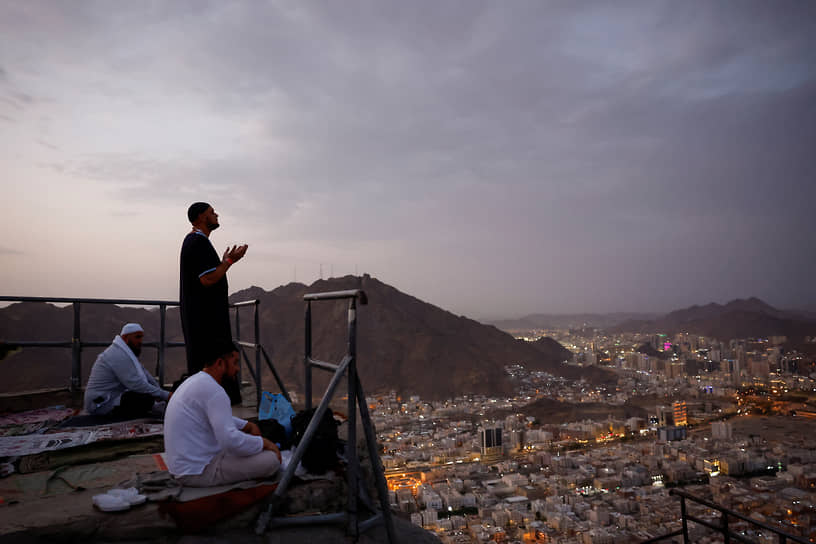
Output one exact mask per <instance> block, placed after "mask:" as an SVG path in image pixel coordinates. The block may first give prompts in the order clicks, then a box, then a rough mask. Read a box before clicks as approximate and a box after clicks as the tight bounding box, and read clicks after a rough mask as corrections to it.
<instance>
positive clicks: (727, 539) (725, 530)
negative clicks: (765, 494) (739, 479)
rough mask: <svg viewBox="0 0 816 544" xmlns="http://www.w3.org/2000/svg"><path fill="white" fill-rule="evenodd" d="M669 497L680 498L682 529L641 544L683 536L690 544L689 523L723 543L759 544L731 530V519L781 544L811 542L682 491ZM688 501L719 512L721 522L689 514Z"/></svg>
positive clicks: (676, 491) (678, 490) (672, 493)
mask: <svg viewBox="0 0 816 544" xmlns="http://www.w3.org/2000/svg"><path fill="white" fill-rule="evenodd" d="M669 495H674V496H677V497H679V498H680V513H681V516H682V522H683V526H682V528H680V529H678V530H677V531H674V532H672V533H668V534H665V535H661V536H658V537H655V538H651V539H649V540H645V541H643V542H642V543H641V544H652V543H653V542H662V541H664V540H667V539H669V538H674V537H676V536H682V537H683V543H684V544H688V543H689V542H691V541H690V540H689V526H688V522H689V521H691V522H694V523H698V524H700V525H702V526H704V527H707V528H709V529H711V530H712V531H714V532H717V533H720V534H721V535H723V542H724V543H725V544H730V543H731V542H732V541H734V542H744V543H746V544H757V541H756V540H752V539H751V538H749V537H747V536H745V535H742V534H740V533H738V532H736V531H733V530H732V529H731V521H730V519H729V518H735V519H736V520H739V521H744V522H747V523H749V524H751V525H752V526H754V527H757V528H759V529H761V530H763V531H769V532H771V533H773V534H774V535H776V536H777V538H778V542H779V544H787V543H788V542H799V543H802V544H808V543H809V542H810V541H809V540H806V539H804V538H802V537H799V536H795V535H791V534H788V533H786V532H784V531H782V530H781V529H779V528H777V527H772V526H770V525H768V524H767V523H762V522H761V521H758V520H755V519H752V518H749V517H747V516H744V515H742V514H740V513H739V512H735V511H733V510H729V509H728V508H725V507H723V506H720V505H719V504H715V503H713V502H711V501H708V500H706V499H703V498H700V497H697V496H695V495H692V494H691V493H687V492H685V491H683V490H682V489H672V490H671V491H669ZM686 500H689V501H691V502H693V503H697V504H701V505H703V506H705V507H707V508H711V509H712V510H716V511H718V512H719V513H720V522H719V523H712V522H711V521H709V520H706V519H702V518H699V517H697V516H694V515H691V514H689V513H688V510H687V508H686Z"/></svg>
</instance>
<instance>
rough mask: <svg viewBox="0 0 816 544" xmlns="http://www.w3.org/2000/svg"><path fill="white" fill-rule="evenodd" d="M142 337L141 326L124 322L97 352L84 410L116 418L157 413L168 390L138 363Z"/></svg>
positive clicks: (168, 395) (131, 417)
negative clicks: (116, 334) (104, 347)
mask: <svg viewBox="0 0 816 544" xmlns="http://www.w3.org/2000/svg"><path fill="white" fill-rule="evenodd" d="M143 340H144V329H142V326H141V325H139V324H138V323H128V324H126V325H125V326H124V327H122V332H121V333H120V334H119V336H117V337H115V338H114V339H113V343H112V344H111V345H110V346H109V347H108V348H107V349H106V350H105V351H103V352H102V353H100V354H99V357H97V358H96V361H95V362H94V365H93V368H91V375H90V376H89V377H88V385H86V386H85V403H84V404H85V411H87V412H88V413H89V414H93V415H110V416H112V417H115V418H117V419H135V418H139V417H147V416H151V415H153V416H157V415H161V413H162V411H163V410H164V402H163V401H166V400H168V399H169V398H170V393H169V392H168V391H165V390H163V389H162V388H161V387H159V384H158V382H157V381H156V379H155V378H154V377H153V376H151V375H150V373H149V372H148V371H147V370H145V367H143V366H142V363H140V362H139V354H141V352H142V341H143Z"/></svg>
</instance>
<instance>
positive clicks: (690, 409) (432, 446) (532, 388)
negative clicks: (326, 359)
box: [368, 330, 816, 544]
mask: <svg viewBox="0 0 816 544" xmlns="http://www.w3.org/2000/svg"><path fill="white" fill-rule="evenodd" d="M518 336H519V337H523V338H524V339H526V340H529V341H534V340H537V339H539V338H541V337H543V336H550V337H552V338H555V339H557V340H558V341H560V342H561V343H562V344H563V345H565V346H566V347H568V348H569V349H570V350H571V351H572V352H573V354H574V356H573V359H572V360H571V361H565V363H564V364H571V365H584V366H588V365H598V366H602V367H605V368H606V369H608V370H610V371H612V372H614V373H615V374H616V375H617V384H616V385H614V386H593V385H591V384H589V383H587V382H585V381H583V380H579V381H577V382H576V381H572V380H566V379H563V378H560V377H556V376H553V375H551V374H548V373H544V372H535V371H529V370H527V369H526V368H525V367H524V365H523V363H521V362H518V363H515V364H510V365H507V367H506V368H505V371H506V372H507V373H508V374H509V375H510V376H511V378H512V380H513V382H514V384H515V385H516V386H517V391H518V392H517V394H516V395H515V396H513V397H508V398H490V397H486V396H479V395H472V396H459V397H456V398H452V399H448V400H445V401H426V400H423V399H421V398H420V397H418V396H411V397H409V398H400V397H399V396H398V395H397V394H396V393H394V392H392V393H391V394H390V395H385V396H377V397H371V398H369V399H368V402H369V406H370V407H371V409H372V416H373V418H374V422H375V425H376V428H377V431H378V440H379V442H380V445H381V447H382V449H383V455H382V460H383V464H384V466H385V469H386V476H387V478H388V486H389V495H390V500H391V504H392V508H393V509H394V510H395V511H398V512H400V515H403V516H404V517H406V518H410V520H411V521H412V522H413V523H414V524H416V525H419V526H422V527H424V528H426V529H427V530H430V531H433V532H435V533H436V534H437V535H438V536H439V538H440V539H441V540H442V542H445V543H462V544H464V543H471V542H474V543H475V542H488V541H496V542H509V543H513V542H553V543H561V544H572V543H581V544H589V543H618V542H631V541H646V540H648V539H650V538H654V537H656V536H660V535H664V534H667V533H670V532H673V531H675V530H679V529H680V528H681V515H680V504H679V502H680V501H679V500H678V497H676V496H672V495H670V490H672V489H682V490H684V491H686V492H688V493H690V494H692V495H694V496H695V497H699V498H702V499H704V500H707V501H710V502H713V503H715V504H716V505H719V506H721V507H724V508H728V509H730V510H733V511H736V512H738V513H741V514H742V515H744V516H746V517H750V518H751V519H752V520H754V521H757V522H760V523H765V524H767V525H769V526H773V527H777V528H780V529H781V530H783V531H785V532H787V533H789V534H793V535H798V536H801V537H804V538H806V539H810V540H811V541H813V540H814V538H816V509H814V508H815V506H814V505H816V438H813V437H814V436H816V380H814V374H813V372H814V368H813V359H812V358H811V357H809V356H808V355H806V354H803V353H800V352H798V351H795V350H791V349H788V348H786V347H785V346H786V340H787V339H786V338H784V337H771V338H763V339H740V340H732V341H730V342H727V343H723V342H719V341H715V340H712V339H707V338H702V337H699V336H693V335H688V334H678V335H675V336H672V337H668V336H666V335H661V334H652V335H644V334H621V335H617V336H606V335H603V334H600V333H596V332H595V331H589V332H587V331H585V330H582V331H554V330H547V331H532V332H526V333H524V334H520V335H518ZM814 340H815V339H813V338H808V339H806V341H807V342H813V341H814ZM567 408H568V409H567ZM605 412H608V414H606V415H604V413H605ZM695 507H696V508H695ZM689 509H690V512H691V513H693V514H695V515H697V516H698V517H700V518H701V519H704V520H709V521H710V522H711V523H713V524H718V523H720V516H721V514H720V513H719V512H718V511H716V510H714V509H711V508H705V507H703V506H699V505H697V504H696V503H694V504H691V506H689ZM731 529H732V530H734V531H738V532H740V533H742V534H744V535H746V536H749V537H750V538H753V539H754V540H755V541H757V542H778V540H777V539H778V537H777V536H776V535H773V534H771V532H770V531H767V530H766V531H763V530H758V529H757V527H756V526H751V525H750V524H749V523H747V522H740V521H739V520H732V522H731ZM689 531H691V533H690V535H691V536H690V537H691V539H692V540H693V541H694V542H703V543H705V542H719V541H722V540H721V538H722V537H721V536H720V537H719V540H718V539H717V538H716V537H715V536H712V533H711V531H710V530H708V529H706V528H705V527H702V526H700V525H699V524H689ZM668 541H670V540H667V542H668Z"/></svg>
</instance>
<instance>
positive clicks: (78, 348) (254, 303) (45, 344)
mask: <svg viewBox="0 0 816 544" xmlns="http://www.w3.org/2000/svg"><path fill="white" fill-rule="evenodd" d="M0 302H45V303H56V304H71V306H72V308H73V325H72V335H71V339H70V340H57V341H43V340H10V339H4V341H5V342H6V343H7V344H9V345H14V346H18V347H36V348H71V381H70V390H71V391H72V392H74V391H80V390H81V389H82V350H83V349H84V348H95V347H107V346H109V345H110V341H99V340H93V341H83V340H82V336H81V330H80V313H81V308H82V305H83V304H110V305H122V306H142V307H146V306H158V308H159V340H158V341H157V342H144V343H143V344H142V346H143V347H149V348H156V349H157V350H158V353H157V360H156V376H157V377H158V381H159V383H160V384H164V370H165V362H166V358H165V349H166V348H175V347H183V346H184V342H168V341H167V308H168V307H172V306H178V305H179V303H178V302H177V301H174V300H138V299H107V298H69V297H24V296H5V295H2V296H0ZM259 304H260V300H257V299H254V300H247V301H242V302H236V303H235V304H230V308H235V324H236V340H237V341H238V343H239V345H242V346H244V347H251V348H253V349H255V370H254V372H252V366H251V364H250V361H249V359H248V358H246V355H245V354H244V358H245V360H246V363H247V367H248V368H249V369H250V374H252V376H253V380H254V382H255V390H256V395H257V398H258V403H260V401H261V395H262V393H263V383H262V376H261V356H262V354H263V356H264V357H265V358H266V362H267V365H268V366H269V367H270V368H271V370H272V373H273V375H274V376H275V379H276V380H277V382H278V385H279V386H280V388H281V391H282V392H283V394H284V396H286V398H287V399H288V398H289V394H288V393H287V392H286V389H285V388H284V386H283V383H282V381H281V379H280V377H279V376H278V374H277V372H276V371H275V368H274V366H272V362H271V361H270V359H269V355H267V354H266V351H265V350H264V348H263V346H262V345H261V343H260V318H259V312H258V306H259ZM246 306H251V307H253V308H254V335H255V341H254V342H253V343H247V342H240V334H241V328H240V318H239V315H240V311H239V310H240V308H243V307H246Z"/></svg>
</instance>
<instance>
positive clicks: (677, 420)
mask: <svg viewBox="0 0 816 544" xmlns="http://www.w3.org/2000/svg"><path fill="white" fill-rule="evenodd" d="M673 408H674V410H673V412H674V424H675V425H677V426H678V427H685V426H686V425H688V408H686V401H683V400H678V401H675V403H674V404H673Z"/></svg>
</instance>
